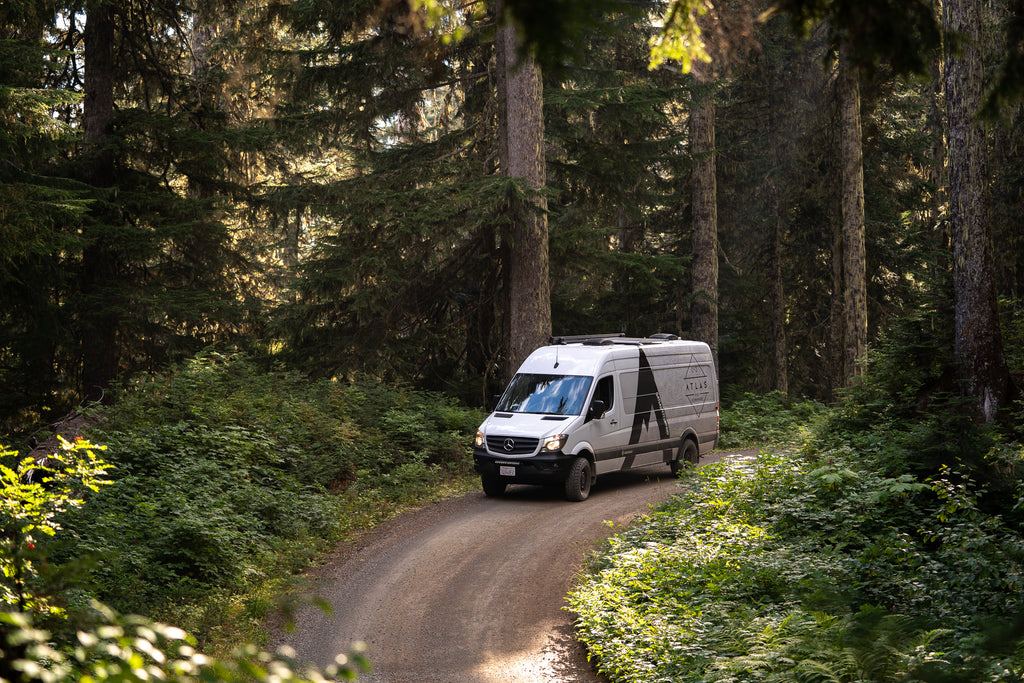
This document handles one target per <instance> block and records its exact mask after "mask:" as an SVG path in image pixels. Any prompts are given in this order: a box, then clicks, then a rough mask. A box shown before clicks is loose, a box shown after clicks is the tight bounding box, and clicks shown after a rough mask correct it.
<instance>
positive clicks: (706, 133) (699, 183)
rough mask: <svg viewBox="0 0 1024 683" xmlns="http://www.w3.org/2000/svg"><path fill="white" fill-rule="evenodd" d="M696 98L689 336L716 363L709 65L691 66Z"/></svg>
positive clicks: (715, 200) (712, 121)
mask: <svg viewBox="0 0 1024 683" xmlns="http://www.w3.org/2000/svg"><path fill="white" fill-rule="evenodd" d="M693 75H694V80H695V81H696V82H697V83H698V86H699V87H698V93H699V95H698V97H697V98H696V101H695V103H694V107H693V110H692V111H691V112H690V149H691V153H692V155H693V163H694V166H693V299H692V301H691V303H690V334H691V336H692V337H693V338H694V339H696V340H698V341H702V342H706V343H707V344H708V346H710V347H711V351H712V354H713V355H714V357H715V364H716V366H717V364H718V188H717V184H716V182H717V181H716V177H715V174H716V166H715V103H714V98H713V95H712V94H711V92H710V86H709V84H710V83H711V79H712V76H711V72H710V65H707V64H705V63H703V62H701V63H699V64H694V67H693Z"/></svg>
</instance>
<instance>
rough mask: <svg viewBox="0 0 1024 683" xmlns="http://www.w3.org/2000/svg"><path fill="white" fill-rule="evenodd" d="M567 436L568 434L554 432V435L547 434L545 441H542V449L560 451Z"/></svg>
mask: <svg viewBox="0 0 1024 683" xmlns="http://www.w3.org/2000/svg"><path fill="white" fill-rule="evenodd" d="M568 438H569V435H568V434H556V435H555V436H549V437H548V439H547V441H545V442H544V450H546V451H560V450H562V446H564V445H565V442H566V440H567V439H568Z"/></svg>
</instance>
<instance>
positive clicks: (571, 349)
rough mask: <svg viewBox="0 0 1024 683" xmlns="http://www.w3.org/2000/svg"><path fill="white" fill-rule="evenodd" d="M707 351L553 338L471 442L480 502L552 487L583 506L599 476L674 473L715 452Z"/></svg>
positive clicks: (650, 341)
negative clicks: (510, 490)
mask: <svg viewBox="0 0 1024 683" xmlns="http://www.w3.org/2000/svg"><path fill="white" fill-rule="evenodd" d="M718 430H719V421H718V379H717V377H716V375H715V363H714V360H713V359H712V356H711V349H710V348H708V345H707V344H705V343H703V342H695V341H684V340H681V339H679V338H678V337H675V336H674V335H655V336H652V337H644V338H629V337H624V336H608V335H601V336H595V337H561V338H552V339H551V343H550V345H549V346H543V347H541V348H539V349H537V350H536V351H534V352H533V353H532V354H530V356H529V357H528V358H527V359H526V361H524V362H523V365H522V367H520V368H519V370H518V371H517V372H516V374H515V376H514V377H513V378H512V381H511V382H510V383H509V385H508V388H507V389H505V393H504V394H502V395H501V397H500V398H499V399H498V402H497V405H496V407H495V409H494V412H493V413H491V414H490V416H488V418H487V419H486V420H484V422H483V424H482V425H480V429H478V430H477V433H476V441H475V444H474V449H473V461H474V467H475V468H476V471H477V472H479V473H480V478H481V481H482V483H483V489H484V492H485V493H486V494H487V495H488V496H500V495H502V494H503V493H504V492H505V488H506V487H507V486H508V485H509V484H517V483H518V484H558V485H561V486H564V489H565V496H566V498H567V499H569V500H575V501H578V500H584V499H585V498H586V497H587V496H588V495H589V494H590V487H591V485H592V484H593V483H594V481H595V480H596V478H597V476H598V475H601V474H605V473H607V472H619V471H622V470H631V469H635V468H638V467H645V466H649V465H667V466H669V467H670V468H671V469H672V472H673V473H675V472H677V471H678V469H679V468H680V467H681V466H682V464H683V463H686V462H697V461H698V460H699V459H700V456H701V455H703V454H705V453H707V452H709V451H711V450H712V449H713V448H714V447H715V446H716V445H717V443H718Z"/></svg>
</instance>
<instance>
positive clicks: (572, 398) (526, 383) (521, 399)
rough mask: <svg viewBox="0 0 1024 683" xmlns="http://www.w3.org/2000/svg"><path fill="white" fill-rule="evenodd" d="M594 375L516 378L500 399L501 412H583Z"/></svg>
mask: <svg viewBox="0 0 1024 683" xmlns="http://www.w3.org/2000/svg"><path fill="white" fill-rule="evenodd" d="M591 380H592V378H591V377H586V376H583V375H528V374H517V375H516V376H515V377H513V378H512V382H511V383H510V384H509V385H508V389H506V390H505V393H504V395H503V396H502V397H501V400H500V401H499V402H498V406H497V408H495V410H498V411H500V412H508V413H541V414H544V415H579V414H580V413H581V412H582V411H583V402H584V401H585V400H586V399H587V393H588V392H589V391H590V382H591Z"/></svg>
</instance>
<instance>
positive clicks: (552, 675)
mask: <svg viewBox="0 0 1024 683" xmlns="http://www.w3.org/2000/svg"><path fill="white" fill-rule="evenodd" d="M720 457H722V456H720V455H718V454H715V456H713V458H711V459H718V458H720ZM708 460H710V459H708V458H706V459H705V460H704V461H703V462H707V461H708ZM667 470H668V468H667V467H666V468H660V467H659V468H651V469H646V470H638V471H636V472H630V473H621V474H615V475H608V476H605V477H602V478H601V479H600V480H598V483H597V484H596V485H595V486H594V488H593V490H592V491H591V494H590V498H589V499H587V500H586V501H583V502H582V503H569V502H566V501H565V500H563V499H562V497H561V495H560V494H559V493H558V492H554V491H550V490H546V489H543V488H540V487H532V486H513V487H510V488H509V491H508V494H507V495H506V496H505V497H504V498H500V499H492V498H486V497H485V496H484V495H483V493H478V494H477V493H474V494H469V495H467V496H463V497H461V498H457V499H454V500H450V501H445V502H442V503H439V504H436V505H433V506H430V507H428V508H426V509H423V510H420V511H417V512H413V513H410V514H407V515H403V516H402V517H399V518H398V519H396V520H394V521H393V522H392V523H390V524H388V525H386V526H385V528H383V529H381V530H380V531H378V532H376V533H374V534H372V535H371V536H370V537H368V538H367V539H365V540H364V542H363V543H361V544H360V547H359V548H357V549H355V550H354V551H352V552H349V553H346V554H345V555H344V556H343V557H342V558H341V559H340V560H339V561H337V562H335V563H331V564H329V565H326V566H324V567H322V568H321V569H320V570H319V571H318V572H316V573H315V575H314V576H312V577H311V578H312V581H313V585H312V591H313V593H314V594H316V595H318V596H320V597H321V598H323V599H325V600H326V601H327V602H328V603H330V604H331V605H332V607H333V614H332V615H330V616H328V615H325V614H324V613H323V612H322V611H320V610H315V609H308V610H305V611H303V612H301V613H300V614H299V616H298V620H297V623H296V630H295V631H294V632H293V633H291V634H287V635H286V636H283V637H282V640H281V641H279V642H278V644H282V643H284V644H288V645H290V646H291V647H293V648H294V649H295V650H296V651H297V652H298V655H299V657H300V658H301V659H303V660H306V661H310V662H313V663H316V664H318V665H321V666H325V665H327V664H329V663H330V662H332V661H333V660H334V657H335V655H336V654H338V653H343V652H347V651H348V649H349V646H350V645H351V643H353V642H355V641H363V642H365V643H366V644H367V645H368V647H369V650H368V655H369V657H370V660H371V661H372V662H373V666H374V671H373V673H372V674H371V675H368V676H364V677H361V678H360V681H371V682H374V683H504V682H509V683H511V682H513V681H515V682H517V683H524V682H525V683H530V682H538V683H539V682H542V681H543V682H545V683H550V682H564V683H599V682H600V681H602V680H603V679H602V678H601V677H599V676H597V675H596V674H595V673H594V672H593V670H592V668H591V666H590V665H589V663H588V662H587V660H586V655H585V653H584V652H583V650H582V647H581V646H580V645H579V644H578V643H576V641H575V640H574V639H573V637H572V615H571V614H569V613H568V612H566V611H565V610H564V609H563V608H564V606H565V594H566V592H567V591H568V590H569V588H570V586H571V583H572V580H573V578H574V576H575V575H576V573H577V572H578V570H579V568H580V567H581V565H582V563H583V561H584V559H585V557H586V555H587V554H588V552H589V551H591V550H592V549H593V548H594V543H595V542H596V541H598V540H599V539H601V538H605V537H607V536H608V535H609V534H610V533H612V530H611V529H610V528H609V526H608V524H607V523H606V522H612V523H614V524H615V525H616V526H621V525H626V524H628V523H629V522H630V521H631V520H632V519H633V518H634V516H635V515H637V514H643V513H645V512H647V511H648V508H649V506H650V505H652V504H657V503H660V502H661V501H663V500H665V499H666V498H668V496H669V495H670V494H671V493H672V491H673V490H674V489H675V481H674V479H672V478H671V477H670V476H669V474H668V471H667Z"/></svg>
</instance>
